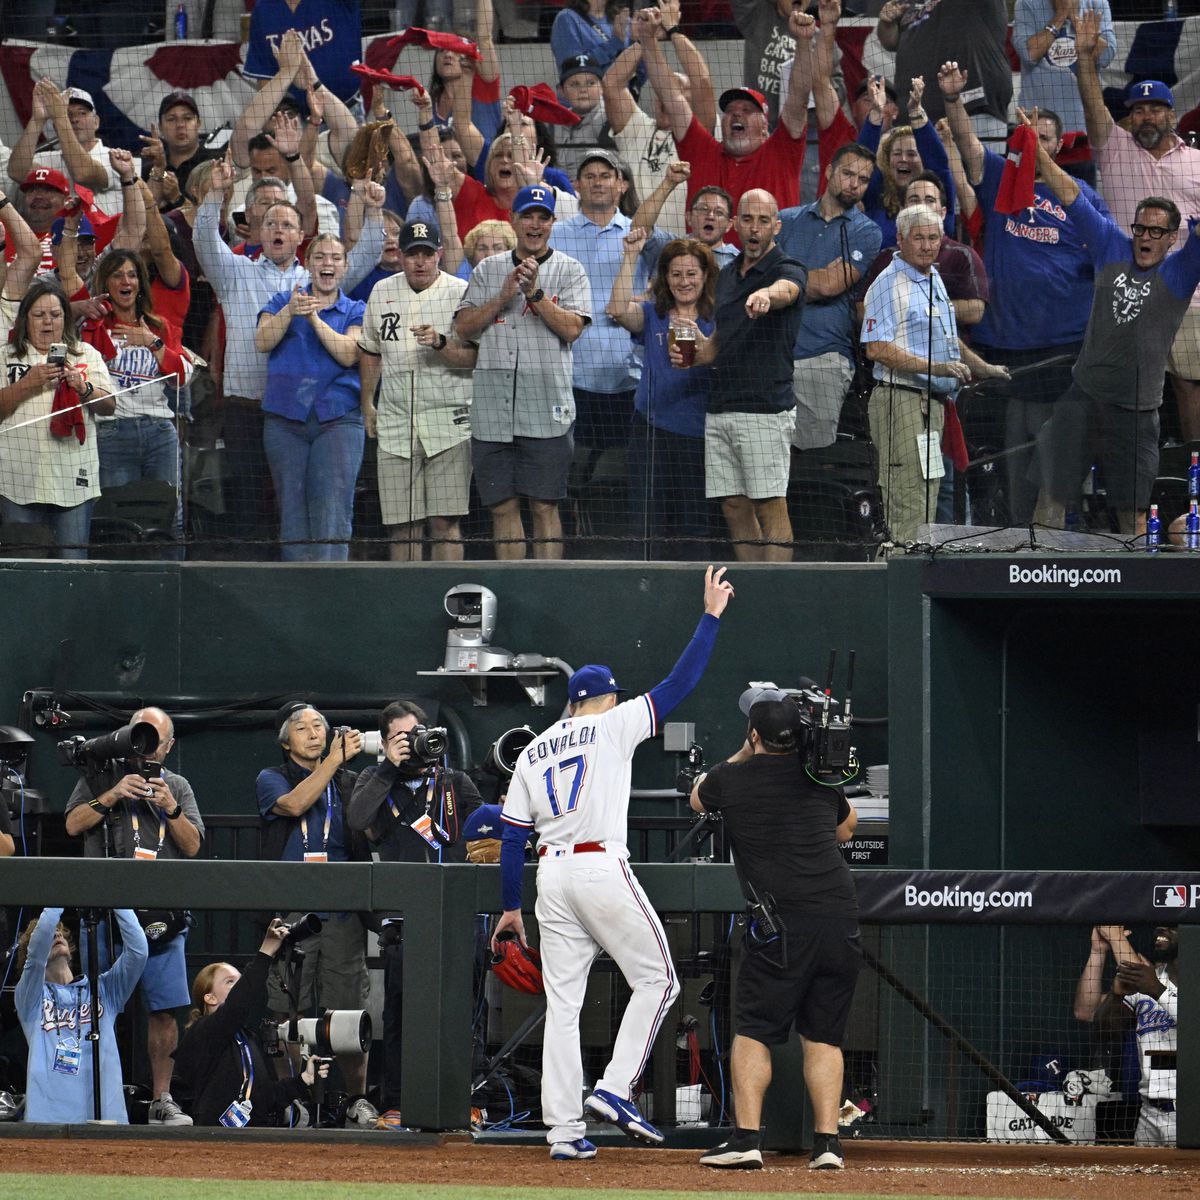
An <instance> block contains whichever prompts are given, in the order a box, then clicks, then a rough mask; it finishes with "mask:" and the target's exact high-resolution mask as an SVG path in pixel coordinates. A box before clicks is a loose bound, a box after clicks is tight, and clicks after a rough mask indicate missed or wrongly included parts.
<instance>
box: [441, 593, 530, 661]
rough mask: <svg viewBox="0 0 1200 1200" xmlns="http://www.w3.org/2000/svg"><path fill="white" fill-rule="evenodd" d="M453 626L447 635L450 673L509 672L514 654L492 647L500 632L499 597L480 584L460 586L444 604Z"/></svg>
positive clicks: (447, 655) (447, 656)
mask: <svg viewBox="0 0 1200 1200" xmlns="http://www.w3.org/2000/svg"><path fill="white" fill-rule="evenodd" d="M442 603H443V605H444V607H445V609H446V615H447V616H448V617H449V618H450V620H451V621H452V622H453V625H452V626H451V629H450V632H449V633H447V634H446V661H445V664H444V669H445V670H447V671H505V670H508V668H509V667H511V665H512V658H513V656H512V652H511V651H510V650H503V649H501V648H500V647H499V646H495V647H493V646H492V645H491V640H492V631H493V630H494V629H495V628H496V593H495V592H493V591H492V590H491V589H490V588H485V587H484V586H483V585H482V584H479V583H460V584H458V585H457V586H456V587H452V588H451V589H450V590H449V591H448V592H447V593H446V595H445V598H444V599H443V601H442Z"/></svg>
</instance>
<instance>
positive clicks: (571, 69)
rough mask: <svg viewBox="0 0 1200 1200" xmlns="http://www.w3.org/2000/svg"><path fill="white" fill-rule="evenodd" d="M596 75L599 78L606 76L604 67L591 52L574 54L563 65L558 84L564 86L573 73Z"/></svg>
mask: <svg viewBox="0 0 1200 1200" xmlns="http://www.w3.org/2000/svg"><path fill="white" fill-rule="evenodd" d="M579 74H588V75H595V76H596V78H597V79H603V78H604V68H603V67H602V66H601V65H600V63H599V62H598V61H597V60H596V59H594V58H593V57H592V56H591V55H590V54H572V55H571V57H570V58H568V59H567V60H566V62H564V63H563V65H562V71H561V72H560V73H559V76H558V86H559V87H562V85H563V84H564V83H566V82H567V80H568V79H570V78H571V76H572V75H579Z"/></svg>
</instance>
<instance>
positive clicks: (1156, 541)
mask: <svg viewBox="0 0 1200 1200" xmlns="http://www.w3.org/2000/svg"><path fill="white" fill-rule="evenodd" d="M1161 545H1162V522H1161V521H1160V520H1159V519H1158V505H1157V504H1152V505H1150V519H1149V520H1148V521H1147V522H1146V549H1147V550H1148V551H1149V552H1150V553H1151V554H1157V553H1158V548H1159V546H1161Z"/></svg>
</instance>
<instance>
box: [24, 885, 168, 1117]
mask: <svg viewBox="0 0 1200 1200" xmlns="http://www.w3.org/2000/svg"><path fill="white" fill-rule="evenodd" d="M62 913H63V910H62V909H61V908H44V909H42V915H41V916H40V917H39V918H38V919H37V921H36V922H33V921H31V922H30V923H29V926H28V928H27V929H26V930H25V932H24V934H22V936H21V942H20V945H19V947H18V949H17V967H18V969H21V978H20V980H19V981H18V983H17V987H16V993H15V996H14V999H15V1001H16V1006H17V1015H18V1016H19V1017H20V1019H21V1028H22V1029H23V1030H24V1031H25V1039H26V1041H27V1042H28V1043H29V1066H28V1068H27V1072H26V1083H25V1120H26V1121H45V1122H48V1123H51V1124H56V1125H58V1124H61V1125H75V1124H80V1123H82V1122H84V1121H90V1120H91V1119H92V1118H93V1117H94V1116H95V1108H94V1098H93V1090H92V1086H93V1085H92V1065H93V1064H92V1047H91V1044H90V1043H89V1042H88V1041H87V1040H86V1039H87V1033H90V1032H91V1028H92V1020H93V1015H94V1013H95V1011H96V1009H97V1005H95V1004H94V1003H93V998H92V986H91V983H90V982H89V981H88V978H87V976H86V975H77V974H76V972H75V969H74V966H73V963H72V960H73V958H74V956H75V944H74V942H73V941H72V940H71V935H70V933H69V932H68V930H67V928H66V926H65V925H63V923H62V920H61V917H62ZM114 916H115V917H116V920H117V924H118V925H119V926H120V929H121V935H122V940H123V942H124V946H125V948H124V950H123V951H122V952H121V953H120V954H119V955H118V956H117V960H116V961H115V962H114V963H113V964H112V966H111V967H109V968H108V970H106V971H105V972H104V973H103V974H102V975H100V977H99V991H100V1003H99V1006H98V1008H99V1015H100V1029H99V1033H100V1086H101V1095H100V1114H101V1119H102V1120H105V1121H112V1122H114V1123H116V1124H118V1125H127V1124H128V1123H129V1115H128V1113H127V1112H126V1109H125V1091H124V1087H123V1082H124V1081H123V1078H122V1075H121V1056H120V1055H119V1054H118V1053H117V1040H116V1034H115V1033H114V1032H113V1022H114V1021H115V1020H116V1018H117V1014H118V1013H119V1012H120V1011H121V1010H122V1009H123V1008H124V1007H125V1002H126V1001H127V1000H128V999H129V997H130V996H132V995H133V989H134V988H135V987H137V981H138V978H139V977H140V976H141V974H142V966H143V964H144V963H145V962H146V958H147V953H148V951H147V948H146V935H145V934H144V933H143V932H142V927H141V925H139V924H138V920H137V917H135V916H134V914H133V913H132V912H131V911H130V910H129V909H127V908H118V909H115V910H114ZM85 1026H86V1027H87V1032H86V1033H85V1028H84V1027H85ZM188 1124H189V1125H190V1124H191V1122H190V1121H189V1122H188Z"/></svg>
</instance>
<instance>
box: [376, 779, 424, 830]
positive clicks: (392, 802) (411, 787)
mask: <svg viewBox="0 0 1200 1200" xmlns="http://www.w3.org/2000/svg"><path fill="white" fill-rule="evenodd" d="M404 786H405V787H406V788H408V789H409V790H410V791H411V792H412V794H413V799H416V798H417V793H418V792H420V790H421V783H420V780H418V781H416V783H415V785H414V784H408V783H406V784H405V785H404ZM387 802H388V808H390V809H391V810H392V816H393V817H395V818H396V820H397V821H398V820H400V810H399V809H398V808H397V807H396V802H395V800H393V799H392V793H391V792H388V798H387ZM432 807H433V780H432V779H430V780H429V786H428V787H427V788H426V790H425V815H426V816H428V815H429V810H430V809H431V808H432Z"/></svg>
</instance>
